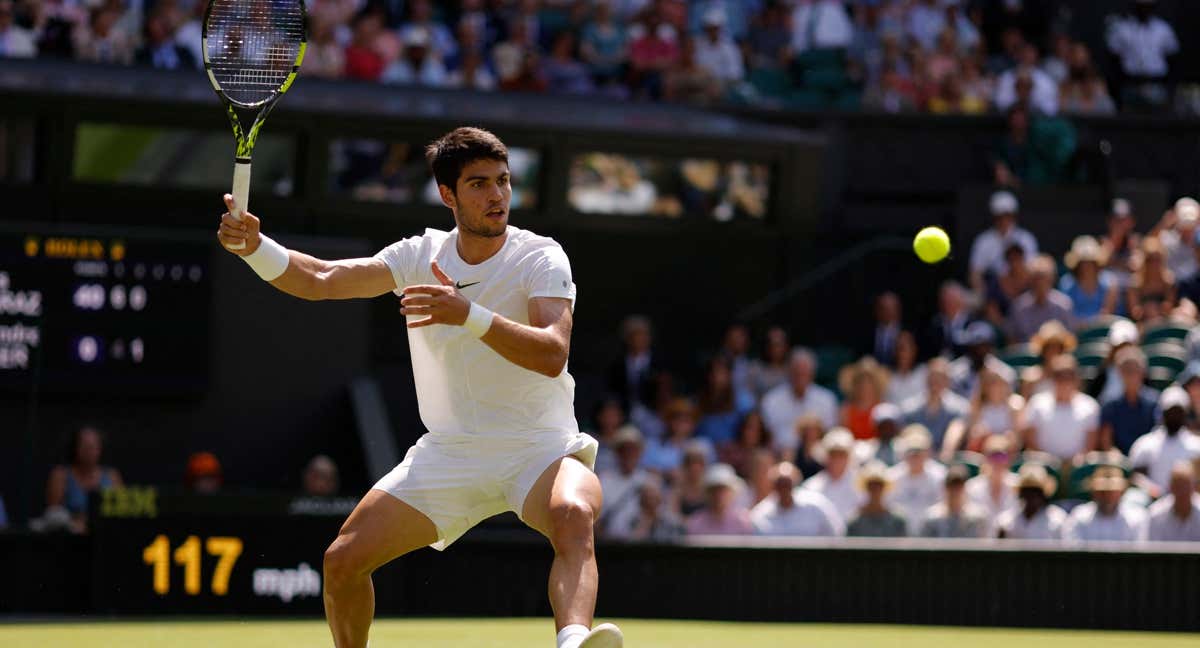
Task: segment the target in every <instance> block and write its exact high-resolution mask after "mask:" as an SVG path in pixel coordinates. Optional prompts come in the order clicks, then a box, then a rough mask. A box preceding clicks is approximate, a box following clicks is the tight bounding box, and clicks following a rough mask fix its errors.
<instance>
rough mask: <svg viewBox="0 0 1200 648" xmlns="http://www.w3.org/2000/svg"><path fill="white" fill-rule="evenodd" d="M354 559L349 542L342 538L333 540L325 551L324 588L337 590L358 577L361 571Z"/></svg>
mask: <svg viewBox="0 0 1200 648" xmlns="http://www.w3.org/2000/svg"><path fill="white" fill-rule="evenodd" d="M357 562H358V561H356V560H355V559H354V555H353V552H352V551H351V548H350V542H349V541H348V540H346V539H345V537H344V536H339V537H338V538H337V539H336V540H334V541H333V542H332V543H331V544H330V545H329V548H328V549H326V550H325V562H324V572H325V588H326V589H327V590H337V589H338V588H340V587H341V586H342V585H344V584H345V583H346V582H347V581H350V580H353V579H354V578H355V577H356V576H358V575H359V573H360V572H361V569H360V567H359V565H358V564H357Z"/></svg>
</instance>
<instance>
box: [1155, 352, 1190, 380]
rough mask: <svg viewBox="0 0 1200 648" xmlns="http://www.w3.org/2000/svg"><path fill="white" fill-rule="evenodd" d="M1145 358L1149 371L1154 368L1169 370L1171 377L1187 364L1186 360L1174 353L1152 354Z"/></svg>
mask: <svg viewBox="0 0 1200 648" xmlns="http://www.w3.org/2000/svg"><path fill="white" fill-rule="evenodd" d="M1146 360H1147V365H1148V366H1149V367H1150V370H1151V373H1153V370H1154V369H1159V368H1161V369H1164V370H1166V371H1169V372H1170V373H1171V377H1172V378H1174V377H1175V376H1176V375H1177V374H1178V373H1179V372H1180V371H1183V368H1184V367H1186V366H1187V360H1185V359H1184V358H1181V357H1179V356H1176V355H1152V356H1150V357H1148V358H1147V359H1146Z"/></svg>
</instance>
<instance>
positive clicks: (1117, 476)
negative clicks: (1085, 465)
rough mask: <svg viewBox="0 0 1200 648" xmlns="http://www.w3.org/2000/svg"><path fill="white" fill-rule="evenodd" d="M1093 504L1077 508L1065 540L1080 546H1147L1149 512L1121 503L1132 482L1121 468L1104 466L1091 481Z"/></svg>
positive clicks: (1073, 511)
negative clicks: (1131, 544) (1091, 544)
mask: <svg viewBox="0 0 1200 648" xmlns="http://www.w3.org/2000/svg"><path fill="white" fill-rule="evenodd" d="M1090 486H1091V490H1092V501H1090V502H1087V503H1085V504H1080V505H1079V506H1076V507H1075V508H1074V509H1072V511H1071V515H1070V516H1068V517H1067V522H1066V524H1065V525H1064V527H1063V539H1065V540H1071V541H1081V542H1099V541H1107V542H1144V541H1145V540H1146V537H1147V533H1148V530H1149V518H1148V517H1147V515H1146V509H1143V508H1141V507H1139V506H1137V505H1134V504H1127V503H1122V502H1121V495H1122V494H1124V493H1125V488H1126V487H1128V486H1129V482H1128V481H1127V480H1126V479H1125V474H1124V473H1123V472H1122V471H1121V469H1120V468H1117V467H1115V466H1101V467H1099V468H1097V469H1096V472H1095V473H1093V474H1092V477H1091V479H1090Z"/></svg>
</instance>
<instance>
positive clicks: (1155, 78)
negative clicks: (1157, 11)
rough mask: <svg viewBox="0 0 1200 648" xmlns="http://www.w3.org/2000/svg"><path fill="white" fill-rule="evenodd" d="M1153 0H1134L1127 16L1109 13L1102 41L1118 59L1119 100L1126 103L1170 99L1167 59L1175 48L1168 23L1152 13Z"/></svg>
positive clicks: (1155, 105) (1149, 103)
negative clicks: (1121, 76) (1121, 78)
mask: <svg viewBox="0 0 1200 648" xmlns="http://www.w3.org/2000/svg"><path fill="white" fill-rule="evenodd" d="M1154 7H1155V0H1134V4H1133V14H1132V15H1131V16H1121V17H1111V19H1110V21H1109V22H1108V33H1107V34H1106V41H1107V43H1108V49H1109V51H1111V52H1112V53H1113V54H1115V55H1116V56H1117V57H1118V58H1119V59H1120V60H1121V71H1122V72H1123V73H1124V74H1125V77H1126V80H1125V83H1124V84H1123V87H1122V88H1121V102H1122V104H1124V105H1126V106H1127V107H1145V108H1158V107H1162V106H1165V105H1166V104H1167V102H1168V101H1169V100H1170V95H1169V94H1168V90H1167V86H1166V81H1167V77H1168V74H1169V73H1170V67H1169V63H1168V59H1169V58H1170V57H1171V56H1174V55H1175V54H1176V53H1177V52H1178V51H1179V40H1178V39H1177V38H1176V37H1175V30H1174V29H1172V28H1171V25H1170V23H1168V22H1167V21H1165V20H1163V19H1162V18H1159V17H1158V16H1155V15H1154Z"/></svg>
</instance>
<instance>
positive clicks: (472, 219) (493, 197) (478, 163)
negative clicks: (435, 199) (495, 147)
mask: <svg viewBox="0 0 1200 648" xmlns="http://www.w3.org/2000/svg"><path fill="white" fill-rule="evenodd" d="M442 200H443V201H445V203H446V206H447V207H449V208H451V209H453V210H454V219H455V221H457V223H458V228H459V229H460V230H462V231H465V232H469V233H471V234H474V235H476V236H483V237H487V238H492V237H496V236H503V235H504V232H505V231H506V229H507V227H508V206H509V202H510V201H511V200H512V185H510V184H509V175H508V163H506V162H501V161H500V160H489V159H479V160H475V161H474V162H471V163H470V164H467V165H466V166H465V167H463V170H462V173H461V174H460V175H459V177H458V186H457V187H455V191H454V192H453V193H451V192H448V191H446V188H445V187H442Z"/></svg>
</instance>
